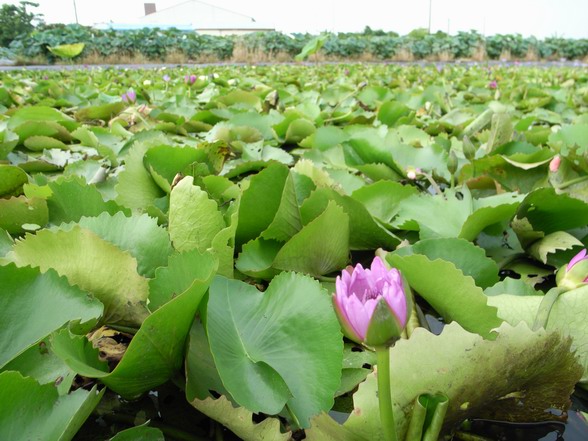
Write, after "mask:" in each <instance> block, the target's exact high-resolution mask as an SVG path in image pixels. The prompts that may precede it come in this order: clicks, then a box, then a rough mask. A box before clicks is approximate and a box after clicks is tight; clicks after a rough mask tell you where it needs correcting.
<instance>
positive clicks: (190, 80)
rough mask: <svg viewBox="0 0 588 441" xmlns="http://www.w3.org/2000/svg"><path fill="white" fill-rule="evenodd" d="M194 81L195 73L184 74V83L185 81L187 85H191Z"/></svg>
mask: <svg viewBox="0 0 588 441" xmlns="http://www.w3.org/2000/svg"><path fill="white" fill-rule="evenodd" d="M195 82H196V75H194V74H192V75H186V76H185V77H184V83H186V84H187V85H188V86H191V85H192V84H194V83H195Z"/></svg>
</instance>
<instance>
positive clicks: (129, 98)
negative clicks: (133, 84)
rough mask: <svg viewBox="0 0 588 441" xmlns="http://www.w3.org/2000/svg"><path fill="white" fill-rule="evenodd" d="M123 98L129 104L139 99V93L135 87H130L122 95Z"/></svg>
mask: <svg viewBox="0 0 588 441" xmlns="http://www.w3.org/2000/svg"><path fill="white" fill-rule="evenodd" d="M121 98H122V100H123V101H124V102H125V103H127V104H133V103H134V102H135V101H137V93H136V92H135V91H134V90H133V89H129V90H128V91H127V92H126V93H123V94H122V96H121Z"/></svg>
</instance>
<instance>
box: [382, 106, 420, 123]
mask: <svg viewBox="0 0 588 441" xmlns="http://www.w3.org/2000/svg"><path fill="white" fill-rule="evenodd" d="M410 112H412V109H410V108H409V107H407V106H405V105H404V104H402V103H399V102H398V101H386V102H385V103H383V104H382V105H381V106H380V108H379V109H378V120H379V121H381V122H382V123H383V124H386V125H387V126H388V127H394V126H395V125H396V123H397V122H398V121H399V120H400V119H401V118H402V117H405V116H408V115H410Z"/></svg>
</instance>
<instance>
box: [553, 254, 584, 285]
mask: <svg viewBox="0 0 588 441" xmlns="http://www.w3.org/2000/svg"><path fill="white" fill-rule="evenodd" d="M586 254H587V253H586V249H583V250H582V251H580V252H579V253H578V254H576V255H575V256H574V257H572V260H570V262H569V263H568V264H567V265H565V266H564V267H561V268H560V269H559V270H558V271H557V275H556V277H555V281H556V283H557V286H559V287H564V288H567V289H576V288H578V287H580V286H581V285H583V284H585V283H588V255H586Z"/></svg>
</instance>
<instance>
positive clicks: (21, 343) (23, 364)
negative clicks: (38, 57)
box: [0, 64, 588, 441]
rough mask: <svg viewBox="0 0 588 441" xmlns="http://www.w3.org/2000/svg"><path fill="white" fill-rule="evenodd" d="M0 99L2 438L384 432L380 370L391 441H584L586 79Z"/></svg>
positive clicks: (186, 80) (262, 83) (329, 76)
mask: <svg viewBox="0 0 588 441" xmlns="http://www.w3.org/2000/svg"><path fill="white" fill-rule="evenodd" d="M0 84H1V86H0V114H1V116H0V323H1V325H0V372H1V373H0V439H2V440H11V441H12V440H31V439H34V440H70V439H77V440H95V439H112V440H116V441H124V440H139V439H141V440H163V439H166V440H209V439H210V440H212V439H214V440H221V439H225V440H234V439H243V440H269V441H278V440H284V441H286V440H301V439H306V440H314V441H385V440H388V439H392V438H391V431H390V430H389V429H388V425H387V424H383V419H386V418H385V417H384V416H381V415H385V412H384V413H382V412H381V408H380V406H381V403H379V400H380V399H381V397H382V393H381V390H382V388H381V385H380V386H379V383H380V382H381V381H383V380H382V379H384V378H386V379H387V380H388V381H389V382H390V383H391V403H392V405H391V413H392V414H393V417H394V420H395V424H396V426H395V427H396V428H395V430H394V432H395V433H396V435H397V438H398V439H400V440H405V439H406V440H408V441H412V440H427V441H433V440H435V439H461V440H492V439H524V440H532V439H533V440H534V439H556V438H557V437H559V438H558V439H563V436H564V434H563V433H564V431H565V435H567V434H569V433H570V432H571V431H574V433H575V435H574V438H572V437H567V436H566V439H568V441H569V440H571V439H573V440H574V441H578V440H580V439H585V437H586V436H587V435H586V434H587V433H588V428H587V427H586V426H585V422H584V421H583V420H582V413H581V412H580V411H581V410H586V405H585V403H586V402H588V401H587V400H586V392H585V390H586V388H587V387H588V258H586V257H585V255H584V254H583V250H584V249H585V248H587V247H588V70H587V69H586V68H582V67H567V68H561V67H559V68H558V67H553V68H533V67H521V66H511V67H501V66H492V67H488V66H462V65H447V66H435V65H431V66H424V67H423V66H405V67H400V66H394V65H383V64H374V65H361V64H349V65H317V66H310V67H309V66H297V65H282V66H258V67H253V66H252V67H243V66H211V67H206V68H197V67H194V68H186V67H184V68H179V67H178V68H174V69H165V70H162V69H154V70H123V69H114V68H112V69H100V68H98V69H92V70H77V71H76V70H71V71H28V70H22V71H13V72H9V73H7V72H5V73H1V74H0ZM376 256H377V257H376ZM374 258H376V260H374ZM373 261H374V262H376V261H377V262H382V263H383V265H385V266H386V267H387V270H389V271H392V272H394V274H396V272H395V271H396V270H398V271H399V272H400V273H399V274H401V278H402V280H401V281H398V280H399V279H394V280H395V282H394V283H396V282H398V290H399V292H400V291H401V292H402V295H403V297H402V299H406V303H403V305H404V308H405V310H406V311H405V312H406V320H400V322H401V323H400V322H398V323H400V326H399V327H398V328H397V327H395V326H392V325H390V326H392V327H391V328H390V327H388V328H386V329H388V330H389V329H392V328H393V330H395V332H396V333H397V334H398V335H395V337H399V338H393V339H387V340H386V341H387V343H386V345H385V349H386V352H385V354H386V355H385V356H384V357H383V356H382V346H381V341H380V340H377V339H375V340H374V335H375V334H377V333H378V332H379V331H378V332H376V331H373V332H372V331H369V330H368V333H367V335H363V334H362V335H359V337H361V338H358V332H356V331H357V329H355V328H353V326H351V325H350V324H349V323H346V322H345V320H346V319H347V318H349V317H348V316H347V315H345V314H346V313H343V316H342V315H341V314H342V313H341V311H339V310H337V308H338V306H337V305H339V303H338V302H337V301H333V293H335V292H336V291H337V292H338V295H339V291H340V289H341V282H337V281H336V278H337V277H338V276H343V279H342V280H344V281H345V280H347V282H349V280H348V279H347V276H349V274H350V273H349V274H347V275H345V274H342V271H349V272H351V271H352V269H353V271H354V273H355V272H357V274H356V275H357V277H358V278H359V277H360V274H363V273H361V271H362V270H359V269H358V268H359V266H357V265H359V264H361V265H362V266H363V267H364V268H368V267H369V266H370V265H371V264H372V262H373ZM374 264H375V263H374ZM346 268H347V270H346ZM373 268H374V267H373V266H372V269H373ZM378 268H380V267H378ZM393 269H396V270H393ZM378 271H385V270H383V269H378V270H377V271H376V269H373V271H372V273H371V274H372V275H373V274H376V273H377V272H378ZM388 274H392V273H388ZM350 277H354V276H350ZM361 277H363V276H361ZM366 277H368V276H366ZM386 277H388V276H386ZM394 277H396V276H394ZM362 280H363V279H362ZM365 280H367V279H365ZM378 280H380V279H378ZM382 280H383V279H382ZM347 282H345V283H347ZM349 283H350V284H351V285H352V284H353V283H355V282H353V283H352V282H349ZM358 283H359V282H358ZM362 283H363V282H362ZM366 283H367V282H366ZM370 283H372V282H370ZM374 283H375V282H374ZM377 283H380V282H377ZM391 283H392V282H391ZM351 285H346V286H347V288H349V287H350V286H351ZM366 286H367V285H366ZM373 286H375V285H370V287H372V288H373ZM349 289H351V288H349ZM370 289H371V288H370ZM386 289H387V288H386ZM368 291H369V290H368ZM366 292H367V291H366ZM370 292H371V291H370ZM356 294H357V293H356ZM357 295H359V294H357ZM378 305H379V306H378V308H379V309H378V308H376V312H374V317H376V316H377V314H380V313H382V314H383V312H381V311H384V310H386V308H385V303H383V302H381V303H379V304H378ZM380 306H382V307H381V308H380ZM370 314H371V313H370ZM370 317H371V315H370ZM382 317H383V316H382ZM338 318H339V319H341V322H340V321H339V320H338ZM368 318H369V317H368ZM396 318H397V317H396ZM386 320H388V319H386ZM386 320H384V319H383V320H382V323H385V326H384V327H386V326H388V325H389V324H390V323H392V322H390V321H386ZM372 323H373V320H372V321H370V326H372ZM394 323H396V324H398V323H397V322H394ZM342 325H343V326H342ZM350 326H351V327H350ZM370 329H371V328H370ZM344 330H345V333H346V335H347V337H351V339H348V338H345V337H344V336H343V331H344ZM360 334H361V333H360ZM378 335H379V334H378ZM363 337H365V338H363ZM353 340H355V341H353ZM393 340H394V341H395V342H394V344H393V345H391V347H390V348H389V349H388V347H389V346H390V345H389V344H388V343H390V342H392V341H393ZM358 341H359V342H358ZM375 341H377V343H373V342H375ZM362 342H363V343H364V344H363V345H362V344H361V343H362ZM374 346H377V347H378V351H375V352H374V350H373V349H375V347H374ZM376 353H377V354H376ZM382 357H383V358H382ZM387 364H389V367H386V365H387ZM378 372H380V377H379V378H378ZM383 373H386V375H383ZM378 387H380V393H378ZM388 396H390V394H388ZM572 400H573V408H572V409H570V405H571V404H572ZM569 416H572V417H573V419H572V423H568V424H567V425H564V423H565V421H566V419H567V418H568V417H569ZM489 421H494V422H492V423H491V422H489ZM511 423H516V425H515V426H512V427H514V428H513V429H512V430H510V429H505V427H506V428H508V427H509V426H508V425H509V424H511ZM544 437H545V438H544Z"/></svg>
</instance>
